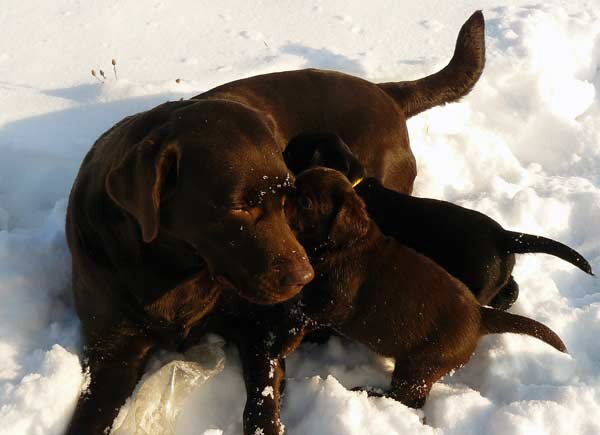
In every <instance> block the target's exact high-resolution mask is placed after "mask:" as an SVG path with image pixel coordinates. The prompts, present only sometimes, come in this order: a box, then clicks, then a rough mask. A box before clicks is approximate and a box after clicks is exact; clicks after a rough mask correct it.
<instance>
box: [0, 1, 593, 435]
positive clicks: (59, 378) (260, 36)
mask: <svg viewBox="0 0 600 435" xmlns="http://www.w3.org/2000/svg"><path fill="white" fill-rule="evenodd" d="M478 8H483V10H484V14H485V16H486V25H487V35H486V43H487V66H486V69H485V72H484V74H483V76H482V78H481V80H480V81H479V83H478V84H477V86H476V88H475V90H474V91H473V92H472V93H471V94H470V95H469V96H468V97H466V98H465V99H464V100H463V101H462V102H460V103H457V104H452V105H448V106H445V107H440V108H435V109H432V110H430V111H428V112H425V113H423V114H421V115H419V116H417V117H415V118H413V119H411V120H410V121H409V131H410V136H411V143H412V148H413V150H414V152H415V155H416V157H417V162H418V169H419V175H418V177H417V183H416V190H415V193H416V194H417V195H419V196H429V197H434V198H442V199H447V200H450V201H454V202H457V203H458V204H461V205H464V206H468V207H472V208H475V209H477V210H480V211H482V212H485V213H487V214H489V215H490V216H491V217H493V218H494V219H497V220H498V221H499V222H500V223H502V224H503V225H505V226H506V227H507V228H510V229H512V230H519V231H526V232H533V233H538V234H543V235H545V236H548V237H552V238H555V239H558V240H560V241H562V242H565V243H568V244H569V245H571V246H572V247H574V248H575V249H577V250H579V251H580V252H581V253H582V254H584V256H586V257H587V258H588V259H589V260H590V262H591V263H592V266H593V267H594V269H595V270H596V271H600V93H599V90H600V13H599V12H598V4H597V1H596V0H572V1H566V0H564V1H562V0H550V1H545V2H537V3H536V2H535V1H523V0H517V1H512V2H508V1H506V0H504V1H502V0H481V1H473V0H462V1H460V2H438V1H435V0H421V1H419V2H412V1H398V2H391V1H384V0H371V1H369V2H362V1H357V0H353V1H347V0H333V1H328V2H321V1H317V0H307V1H305V2H301V3H296V2H287V1H274V0H270V1H267V0H265V1H260V2H252V3H250V2H243V1H241V0H230V1H223V2H219V4H218V5H217V3H201V2H195V1H193V0H181V1H178V2H175V1H159V0H155V1H153V2H147V3H144V5H143V6H141V4H140V3H139V2H137V1H133V0H119V1H117V0H105V1H102V2H93V3H90V2H79V1H76V0H56V1H53V2H43V3H40V2H34V1H31V0H28V1H25V0H21V1H17V0H5V1H4V2H3V4H2V14H1V15H0V26H1V28H2V29H3V36H4V37H3V38H1V39H0V156H1V157H0V295H1V301H2V303H1V304H0V421H1V422H2V424H1V425H0V434H1V435H21V434H23V435H25V434H27V435H34V434H35V435H38V434H48V435H53V434H60V433H61V432H62V430H63V429H64V427H65V425H66V423H67V421H68V419H69V416H70V413H71V412H72V410H73V407H74V404H75V400H76V397H77V395H78V394H79V391H80V389H81V387H82V386H83V385H85V381H86V377H85V376H84V374H83V373H82V372H81V365H80V364H79V360H78V355H79V353H78V352H79V349H80V337H79V332H78V321H77V317H76V315H75V312H74V309H73V306H72V300H71V294H70V289H69V275H70V261H69V253H68V249H67V247H66V244H65V237H64V229H63V226H64V213H65V207H66V198H67V196H68V192H69V189H70V186H71V183H72V181H73V178H74V175H75V173H76V171H77V169H78V166H79V163H80V161H81V159H82V157H83V155H84V154H85V152H86V151H87V149H88V148H89V147H90V145H91V143H92V142H93V141H94V140H95V139H96V137H97V136H98V135H99V134H100V133H101V132H103V131H104V130H106V129H107V128H109V127H110V126H111V125H112V124H113V123H114V122H116V121H118V120H119V119H121V118H123V117H124V116H126V115H129V114H131V113H135V112H137V111H140V110H143V109H146V108H150V107H153V106H155V105H157V104H159V103H161V102H163V101H165V100H167V99H178V98H182V97H183V98H185V97H188V96H191V95H194V94H197V93H199V92H201V91H203V90H206V89H209V88H211V87H213V86H215V85H218V84H220V83H224V82H227V81H230V80H233V79H237V78H240V77H247V76H251V75H255V74H260V73H265V72H270V71H277V70H286V69H296V68H304V67H309V66H310V67H318V68H327V69H337V70H341V71H345V72H348V73H352V74H356V75H359V76H361V77H365V78H367V79H370V80H373V81H391V80H398V79H413V78H417V77H420V76H423V75H425V74H428V73H431V72H433V71H435V70H437V69H438V68H440V67H442V66H443V65H444V64H445V63H446V62H447V61H448V59H449V58H450V55H451V52H452V49H453V46H454V41H455V38H456V34H457V32H458V29H459V28H460V25H461V24H462V22H464V20H466V18H467V17H468V16H469V15H470V14H471V13H472V12H473V10H475V9H478ZM113 58H114V59H116V61H117V72H118V75H119V79H118V81H115V80H114V74H113V71H112V65H111V59H113ZM91 69H95V70H96V71H99V70H100V69H102V70H103V71H104V72H105V75H106V76H107V79H106V81H105V82H104V83H99V82H98V81H97V80H95V79H94V78H93V77H92V76H91V74H90V71H91ZM176 79H180V80H179V83H178V82H176ZM515 276H516V279H517V281H518V282H519V284H520V287H521V295H520V297H519V300H518V301H517V303H516V305H515V306H514V308H513V309H512V311H513V312H516V313H521V314H524V315H527V316H530V317H533V318H535V319H537V320H540V321H542V322H544V323H546V324H547V325H548V326H550V327H552V328H553V329H554V330H555V331H556V332H557V333H558V334H559V335H560V336H561V337H562V338H563V339H564V341H565V343H566V345H567V347H568V349H569V352H570V356H568V355H562V354H560V353H558V352H556V351H555V350H553V349H551V348H550V347H549V346H545V345H544V344H543V343H538V342H536V341H535V340H533V339H530V338H527V337H519V336H514V335H508V334H507V335H503V336H490V337H486V338H485V339H483V340H482V341H481V343H480V345H479V346H478V348H477V350H476V352H475V355H474V356H473V358H472V360H471V361H470V362H469V363H468V364H467V365H466V366H465V367H463V368H462V369H460V370H457V371H456V372H455V373H454V374H453V375H450V376H447V377H446V378H445V379H444V380H443V381H442V382H440V383H438V384H436V385H435V386H434V388H433V390H432V393H431V395H430V397H429V399H428V401H427V404H426V406H425V408H424V409H423V410H421V411H415V410H411V409H408V408H406V407H404V406H402V405H401V404H399V403H397V402H394V401H392V400H390V399H385V398H368V397H367V396H366V394H364V393H359V392H353V391H350V390H349V389H350V388H351V387H354V386H357V385H365V384H369V385H374V386H379V387H382V386H385V385H386V384H387V383H388V382H389V376H390V372H391V370H392V367H393V364H392V362H390V361H388V360H385V359H382V358H380V357H378V356H376V355H373V354H372V353H371V352H369V351H367V350H366V349H365V348H364V347H362V346H360V345H358V344H354V343H349V342H346V341H344V340H341V339H332V340H330V341H329V342H328V343H326V344H324V345H321V346H316V345H303V346H302V347H301V348H300V349H299V351H298V352H297V353H295V354H294V355H292V356H291V357H290V358H289V361H288V364H287V368H288V376H289V380H288V383H287V387H286V391H285V395H284V398H283V402H282V406H283V409H282V421H283V423H284V424H285V426H286V431H287V433H289V434H292V435H294V434H307V433H309V434H310V433H318V434H323V435H329V434H331V435H334V434H335V435H340V434H364V433H371V434H400V433H411V434H430V433H436V434H457V435H458V434H460V435H464V434H479V433H486V434H492V435H493V434H503V435H504V434H534V433H535V434H557V435H558V434H564V433H570V434H592V433H600V422H598V419H597V415H598V414H599V412H600V357H599V355H600V340H598V337H599V336H600V282H599V280H598V279H594V278H590V277H588V276H586V275H585V274H583V273H581V272H580V271H579V270H577V269H575V268H573V267H571V266H570V265H567V264H565V263H564V262H561V261H560V260H558V259H554V258H552V257H549V256H544V255H527V256H520V257H519V258H518V262H517V267H516V269H515ZM175 360H181V361H183V362H186V364H188V363H189V364H192V365H191V366H188V365H186V364H184V365H183V366H182V367H188V368H189V367H195V366H193V363H194V360H193V359H191V360H190V357H189V356H185V355H172V354H169V355H166V354H160V355H158V356H157V357H156V358H155V360H154V364H153V365H152V366H151V367H148V369H147V375H146V376H145V378H144V382H142V383H141V384H140V385H139V386H138V389H137V390H136V393H135V394H134V396H133V397H132V398H131V399H130V401H129V402H128V404H127V405H126V406H125V407H124V408H123V409H122V413H121V416H120V417H121V418H122V419H125V418H126V414H127V411H128V409H130V407H131V406H132V404H133V403H136V405H135V406H137V407H138V408H136V409H139V410H140V412H142V413H144V412H149V414H147V415H151V416H152V415H155V414H152V412H153V411H152V409H154V410H156V407H155V408H152V406H155V405H153V404H154V403H155V402H153V400H156V397H155V395H154V393H153V394H151V395H150V396H151V397H152V399H148V400H144V399H141V400H140V401H138V402H136V400H137V398H138V396H139V393H140V391H142V392H143V390H144V389H149V391H154V392H157V391H159V392H160V391H164V390H161V389H160V388H162V387H163V386H164V385H165V382H166V379H167V377H168V376H169V374H170V375H171V376H172V375H173V373H174V371H173V365H171V366H169V365H167V367H166V368H165V370H166V371H161V370H158V369H157V367H158V366H160V364H161V363H164V364H167V363H169V364H173V362H174V361H175ZM196 363H197V362H196ZM182 364H183V363H182ZM175 365H177V363H176V364H175ZM169 370H170V371H169ZM157 373H161V375H160V376H158V377H154V378H153V376H154V375H155V374H157ZM190 373H192V372H190ZM193 373H196V372H193ZM211 375H212V377H210V378H209V379H206V380H205V382H203V383H198V384H197V385H196V384H193V382H192V384H193V385H191V384H190V382H191V381H190V379H193V376H192V378H189V377H185V376H183V377H181V376H180V377H179V378H177V379H180V380H178V381H176V383H175V384H174V385H175V386H177V388H179V389H178V390H177V391H180V392H182V394H179V395H178V396H177V400H176V402H177V405H176V406H177V407H178V409H177V410H176V411H177V412H175V416H176V417H177V418H176V428H175V429H174V430H175V432H176V434H177V435H187V434H199V433H200V434H204V435H216V434H222V435H229V434H237V433H240V431H241V416H242V409H243V405H244V400H245V393H244V386H243V380H242V378H241V368H240V365H239V360H238V358H237V355H236V352H235V350H234V349H233V348H232V347H231V346H227V347H226V362H225V367H224V368H223V370H222V372H220V373H218V374H216V371H215V372H214V373H213V372H211ZM152 379H155V380H156V383H154V384H153V383H152ZM202 379H204V378H202ZM190 385H191V387H190ZM159 387H160V388H159ZM192 387H193V388H192ZM153 388H156V389H153ZM184 393H185V394H184ZM156 394H158V393H156ZM142 397H143V394H142ZM179 407H180V409H179ZM149 410H150V411H149ZM163 417H164V415H163V416H162V417H160V418H163ZM167 417H168V418H172V417H173V414H171V416H170V417H169V416H167ZM167 417H164V418H167ZM151 418H154V417H151ZM423 418H425V424H423V423H422V421H423ZM121 421H125V420H121ZM169 421H170V423H169V424H172V423H173V421H172V420H169ZM135 425H137V428H133V427H131V428H124V429H122V431H121V432H117V430H121V429H117V430H115V433H118V434H119V435H121V434H123V435H125V434H135V433H146V432H142V429H143V428H142V426H141V425H140V424H138V423H135V424H133V426H135ZM136 431H137V432H136Z"/></svg>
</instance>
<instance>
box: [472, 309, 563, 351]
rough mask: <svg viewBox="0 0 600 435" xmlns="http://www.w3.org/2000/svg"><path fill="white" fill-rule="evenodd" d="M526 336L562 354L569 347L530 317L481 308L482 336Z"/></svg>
mask: <svg viewBox="0 0 600 435" xmlns="http://www.w3.org/2000/svg"><path fill="white" fill-rule="evenodd" d="M505 332H510V333H513V334H526V335H530V336H532V337H535V338H537V339H538V340H542V341H544V342H546V343H548V344H549V345H550V346H552V347H553V348H555V349H556V350H559V351H561V352H564V353H567V347H566V346H565V344H564V343H563V341H562V340H561V339H560V337H559V336H558V335H557V334H556V333H555V332H554V331H553V330H552V329H550V328H548V327H547V326H546V325H543V324H541V323H540V322H537V321H535V320H533V319H530V318H528V317H523V316H519V315H517V314H511V313H507V312H506V311H500V310H497V309H495V308H488V307H481V334H482V335H486V334H502V333H505Z"/></svg>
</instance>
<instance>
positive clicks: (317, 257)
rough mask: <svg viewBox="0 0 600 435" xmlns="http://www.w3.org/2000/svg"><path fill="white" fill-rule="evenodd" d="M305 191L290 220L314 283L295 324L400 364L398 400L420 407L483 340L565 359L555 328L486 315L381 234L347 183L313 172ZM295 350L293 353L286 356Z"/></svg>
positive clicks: (459, 287)
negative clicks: (516, 337) (517, 343)
mask: <svg viewBox="0 0 600 435" xmlns="http://www.w3.org/2000/svg"><path fill="white" fill-rule="evenodd" d="M297 190H298V193H297V195H298V199H297V201H295V202H292V201H290V202H289V203H288V213H289V214H290V216H291V219H292V222H294V223H295V224H296V225H295V226H296V227H297V228H298V231H299V240H301V241H302V243H303V244H304V246H305V247H306V249H307V252H308V253H309V255H310V256H311V259H312V260H313V265H314V267H315V272H316V278H315V280H314V281H313V282H312V283H310V284H309V285H308V286H307V287H306V288H305V289H304V291H303V292H302V295H301V303H300V305H299V307H300V308H299V309H298V310H297V311H301V315H294V312H293V311H291V310H290V312H291V313H292V315H290V316H289V318H291V319H293V318H296V319H297V321H299V325H302V326H303V328H302V327H301V326H297V327H296V328H295V329H294V330H295V331H298V330H302V329H303V330H304V332H307V331H309V330H311V329H313V328H315V327H318V326H328V327H332V328H333V329H335V330H336V331H338V332H339V333H341V334H343V335H345V336H347V337H349V338H352V339H354V340H357V341H359V342H361V343H364V344H366V345H368V346H369V347H370V348H371V349H373V350H374V351H375V352H378V353H380V354H382V355H385V356H388V357H394V358H396V366H395V369H394V374H393V377H392V385H391V388H390V390H389V392H388V393H387V394H388V395H389V396H390V397H393V398H395V399H397V400H399V401H401V402H402V403H404V404H406V405H408V406H412V407H420V406H422V405H423V404H424V402H425V398H426V397H427V394H428V393H429V390H430V388H431V386H432V384H433V383H434V382H435V381H437V380H438V379H440V378H441V377H442V376H444V375H445V374H446V373H448V372H449V371H451V370H452V369H455V368H457V367H460V366H461V365H463V364H465V363H466V362H467V361H468V360H469V358H470V357H471V354H472V353H473V351H474V350H475V347H476V345H477V342H478V341H479V338H480V337H481V336H483V335H485V334H491V333H503V332H513V333H520V334H528V335H531V336H533V337H536V338H538V339H540V340H543V341H545V342H546V343H548V344H550V345H551V346H553V347H555V348H556V349H558V350H560V351H562V352H565V351H566V348H565V346H564V344H563V342H562V341H561V340H560V338H559V337H558V336H557V335H556V334H555V333H554V332H552V331H551V330H550V329H549V328H548V327H546V326H544V325H542V324H541V323H539V322H536V321H534V320H532V319H528V318H525V317H522V316H517V315H513V314H509V313H505V312H503V311H500V310H496V309H492V308H486V307H482V306H481V305H480V304H479V303H478V302H477V300H476V299H475V297H474V296H473V295H472V293H471V292H470V291H469V289H468V288H467V287H466V286H465V285H464V284H462V283H461V282H460V281H458V280H457V279H455V278H453V277H452V276H451V275H450V274H448V273H447V272H446V271H445V270H444V269H442V268H441V267H440V266H438V265H437V264H436V263H434V262H433V261H431V260H430V259H428V258H427V257H425V256H423V255H421V254H419V253H417V252H416V251H414V250H412V249H410V248H407V247H405V246H403V245H400V244H399V243H398V242H396V241H395V240H394V239H392V238H390V237H385V236H384V235H383V234H381V232H380V231H379V229H378V228H377V226H376V225H375V224H374V223H373V222H372V221H370V220H369V218H368V216H367V213H366V210H365V206H364V203H363V202H362V200H361V199H360V197H359V196H358V195H357V194H356V193H355V192H354V190H353V188H352V186H351V184H350V183H349V182H348V180H347V179H346V178H345V177H344V176H343V175H342V174H341V173H339V172H337V171H334V170H332V169H326V168H315V169H311V170H308V171H306V172H305V173H303V174H302V175H300V176H299V177H298V179H297ZM342 216H343V217H342ZM341 217H342V218H341ZM306 319H308V320H310V322H307V321H306ZM285 328H286V330H290V329H293V328H290V326H289V325H286V326H285ZM281 335H285V331H283V332H282V333H281ZM293 335H294V337H292V338H291V342H292V343H294V344H297V343H298V337H297V336H296V334H293ZM292 349H293V345H292V346H290V345H289V344H287V346H286V348H285V349H284V350H283V351H282V352H284V353H285V352H289V351H291V350H292Z"/></svg>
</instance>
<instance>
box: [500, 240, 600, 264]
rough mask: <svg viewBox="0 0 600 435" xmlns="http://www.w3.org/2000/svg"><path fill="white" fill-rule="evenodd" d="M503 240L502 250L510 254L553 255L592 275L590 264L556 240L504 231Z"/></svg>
mask: <svg viewBox="0 0 600 435" xmlns="http://www.w3.org/2000/svg"><path fill="white" fill-rule="evenodd" d="M503 239H504V249H505V250H506V251H507V252H509V253H511V254H528V253H542V254H549V255H554V256H555V257H558V258H561V259H563V260H565V261H568V262H569V263H571V264H572V265H573V266H576V267H578V268H579V269H581V270H583V271H584V272H585V273H587V274H590V275H593V274H594V273H593V272H592V266H591V265H590V263H588V261H587V260H586V259H585V258H583V256H582V255H581V254H580V253H579V252H577V251H575V250H574V249H572V248H569V247H568V246H567V245H564V244H562V243H560V242H557V241H556V240H552V239H548V238H546V237H542V236H534V235H532V234H525V233H516V232H514V231H506V232H505V233H504V236H503Z"/></svg>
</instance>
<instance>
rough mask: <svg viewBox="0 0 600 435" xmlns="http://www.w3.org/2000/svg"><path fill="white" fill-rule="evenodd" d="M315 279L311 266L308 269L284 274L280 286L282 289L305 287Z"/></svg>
mask: <svg viewBox="0 0 600 435" xmlns="http://www.w3.org/2000/svg"><path fill="white" fill-rule="evenodd" d="M314 277H315V272H314V270H313V268H312V267H311V265H310V264H309V265H308V267H304V268H300V269H296V270H293V271H291V272H289V273H287V274H285V275H284V276H283V277H282V279H281V285H282V286H284V287H295V286H298V287H300V286H305V285H306V284H308V283H309V282H311V281H312V279H313V278H314Z"/></svg>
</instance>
